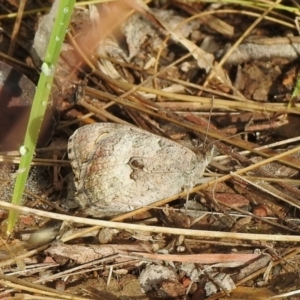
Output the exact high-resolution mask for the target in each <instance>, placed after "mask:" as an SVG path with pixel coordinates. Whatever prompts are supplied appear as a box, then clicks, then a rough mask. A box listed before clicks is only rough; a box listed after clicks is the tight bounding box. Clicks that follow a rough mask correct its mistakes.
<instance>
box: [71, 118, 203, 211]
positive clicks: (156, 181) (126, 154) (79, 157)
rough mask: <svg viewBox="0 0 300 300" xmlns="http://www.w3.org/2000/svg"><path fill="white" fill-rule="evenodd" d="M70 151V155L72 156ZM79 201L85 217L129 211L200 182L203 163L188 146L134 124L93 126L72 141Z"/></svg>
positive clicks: (75, 134)
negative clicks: (86, 215)
mask: <svg viewBox="0 0 300 300" xmlns="http://www.w3.org/2000/svg"><path fill="white" fill-rule="evenodd" d="M70 153H71V155H70ZM69 156H70V160H71V163H72V167H73V170H74V173H75V175H76V177H77V178H76V181H75V185H76V188H77V198H78V201H79V203H80V204H81V206H82V207H83V209H84V210H85V211H86V213H87V214H90V215H93V216H97V217H103V216H110V215H116V214H119V213H122V212H126V211H130V210H133V209H136V208H139V207H142V206H145V205H149V204H151V203H153V202H155V201H158V200H161V199H163V198H166V197H170V196H172V195H175V194H177V193H179V192H181V190H182V187H183V186H186V185H191V181H192V182H193V184H195V183H198V182H199V180H200V178H201V177H202V175H203V172H204V169H205V167H206V165H204V163H203V162H202V163H201V159H200V160H199V158H197V157H196V155H195V154H194V153H193V152H192V151H191V150H189V149H188V148H186V147H183V146H181V145H179V144H178V143H176V142H173V141H171V140H169V139H166V138H163V137H159V136H157V135H154V134H152V133H149V132H147V131H145V130H142V129H139V128H137V127H133V126H126V125H119V124H114V123H97V124H92V125H87V126H84V127H81V128H80V129H78V130H77V131H76V132H75V133H74V135H73V136H72V137H71V138H70V142H69Z"/></svg>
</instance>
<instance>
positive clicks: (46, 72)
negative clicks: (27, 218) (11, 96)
mask: <svg viewBox="0 0 300 300" xmlns="http://www.w3.org/2000/svg"><path fill="white" fill-rule="evenodd" d="M74 5H75V0H63V1H60V4H59V9H58V12H57V17H56V20H55V23H54V26H53V31H52V33H51V37H50V40H49V44H48V48H47V52H46V55H45V59H44V62H43V64H42V72H41V75H40V78H39V82H38V86H37V90H36V93H35V96H34V100H33V103H32V108H31V112H30V117H29V121H28V125H27V130H26V134H25V140H24V144H23V146H22V147H21V148H20V154H21V161H20V165H19V172H18V174H17V178H16V182H15V186H14V193H13V197H12V203H13V204H20V202H21V198H22V194H23V192H24V188H25V183H26V181H27V177H28V173H29V169H30V164H31V161H32V159H33V155H34V150H35V146H36V143H37V139H38V135H39V131H40V127H41V124H42V121H43V118H44V114H45V111H46V108H47V105H48V99H49V95H50V91H51V87H52V82H53V77H54V71H55V66H56V63H57V61H58V58H59V54H60V50H61V46H62V43H63V40H64V38H65V34H66V30H67V28H68V25H69V22H70V18H71V15H72V11H73V8H74ZM16 220H17V212H16V211H13V210H11V211H10V212H9V216H8V226H7V233H8V234H10V233H11V232H12V231H13V229H14V226H15V223H16Z"/></svg>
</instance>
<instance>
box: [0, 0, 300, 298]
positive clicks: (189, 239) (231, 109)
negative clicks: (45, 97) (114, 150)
mask: <svg viewBox="0 0 300 300" xmlns="http://www.w3.org/2000/svg"><path fill="white" fill-rule="evenodd" d="M281 4H283V5H287V3H285V1H282V3H281ZM49 5H51V4H50V3H49ZM29 8H30V7H29V3H27V6H26V10H27V9H29ZM34 8H37V7H34ZM228 8H230V6H229V4H219V7H218V6H217V5H216V4H215V5H213V4H206V3H198V2H180V1H175V2H174V3H171V4H170V3H168V4H165V5H163V4H162V3H160V2H159V1H157V2H155V3H151V4H147V5H146V4H144V2H141V1H132V0H126V1H122V3H121V2H116V3H103V4H96V5H94V4H93V5H89V6H78V7H77V8H76V9H75V11H74V13H73V19H72V22H71V24H70V31H69V33H68V38H67V39H66V41H65V43H66V45H65V47H64V49H63V51H62V53H61V58H60V62H59V65H58V66H57V68H56V86H55V87H53V92H52V95H53V96H52V98H55V100H53V103H51V107H52V108H55V110H57V112H59V114H60V120H59V123H58V125H57V126H56V130H55V132H54V133H52V130H51V129H50V131H49V134H48V135H49V136H52V141H53V142H52V145H51V144H50V145H49V146H48V145H45V147H44V148H42V149H38V150H37V153H36V164H47V167H46V168H45V167H43V168H44V169H43V170H46V171H40V172H39V173H37V174H38V175H33V178H36V181H35V182H34V183H28V185H29V186H30V187H32V186H35V188H34V190H33V189H32V190H31V194H30V198H28V196H26V195H24V201H25V202H24V203H26V205H27V206H31V207H34V208H38V209H39V210H43V211H45V212H47V211H49V212H59V213H60V214H65V215H66V218H65V219H66V220H68V222H66V221H65V222H63V224H61V222H60V221H55V220H51V219H47V218H46V217H37V216H36V217H34V215H30V214H25V213H23V214H21V215H20V219H19V226H18V227H17V228H16V231H15V233H14V235H13V236H11V237H10V238H9V239H8V240H7V239H6V237H5V234H4V232H3V236H2V240H1V241H2V246H1V250H0V251H1V255H2V257H3V259H2V261H1V267H2V274H1V275H0V280H1V283H2V285H3V286H4V288H3V290H2V291H1V292H2V294H1V295H2V296H3V297H8V296H13V295H15V296H17V295H18V294H19V293H20V289H22V293H25V294H30V293H32V291H33V290H34V291H35V293H37V294H39V295H48V296H49V297H55V298H58V299H66V298H67V299H68V298H71V297H73V299H98V298H99V299H102V298H105V299H115V298H120V299H121V298H124V297H127V298H130V299H136V298H139V299H158V298H162V299H163V298H172V299H222V298H223V297H224V295H230V296H231V298H232V299H240V297H241V296H240V295H241V293H242V294H243V295H244V296H245V295H247V296H248V297H252V298H255V299H266V298H270V297H272V296H275V295H278V296H279V295H280V294H284V293H288V292H290V293H291V295H293V294H294V295H297V290H298V288H297V286H299V278H298V275H297V274H298V271H297V268H296V266H297V263H298V257H299V254H298V253H299V248H298V242H299V238H298V235H299V211H298V209H299V198H300V195H299V191H298V187H299V178H298V177H299V172H298V169H299V165H300V164H299V153H298V152H299V150H298V149H297V146H298V138H297V137H298V135H299V133H298V130H299V126H298V119H299V118H298V115H299V111H298V104H297V100H298V99H297V97H294V98H292V96H291V95H292V92H293V90H292V89H293V87H294V85H295V84H296V81H297V78H298V73H297V70H298V64H299V63H298V56H297V55H295V54H293V53H292V54H291V46H292V49H293V50H296V49H297V47H298V39H299V37H298V35H299V33H298V32H297V30H296V28H295V25H294V21H293V18H294V14H293V12H296V8H293V9H294V10H291V11H292V13H289V14H288V13H286V12H285V11H281V10H279V9H278V8H277V7H276V6H274V7H273V8H272V9H271V8H269V10H270V11H269V13H268V15H267V18H266V19H264V20H263V21H261V22H259V23H258V24H257V25H256V27H254V26H253V22H254V21H255V20H257V19H256V18H258V17H259V15H258V14H257V11H256V10H255V8H252V7H251V8H250V9H249V13H248V15H246V16H245V15H242V14H243V13H245V11H244V10H243V7H242V6H236V7H235V8H236V14H233V13H232V14H231V12H228V11H226V9H228ZM3 9H7V10H11V11H16V10H17V8H16V6H15V3H14V2H13V1H10V2H6V4H3V6H2V7H1V10H3ZM132 9H134V10H135V11H133V10H132ZM217 10H219V11H221V12H222V10H224V13H223V14H218V11H217ZM252 10H253V11H252ZM250 11H251V12H250ZM275 12H276V13H277V16H279V17H277V18H274V15H275ZM2 13H3V14H4V13H5V12H4V10H3V11H2ZM52 13H53V11H52ZM246 13H247V12H246ZM250 13H253V14H252V15H251V14H250ZM255 13H256V15H255ZM253 16H255V17H253ZM189 17H193V18H191V19H190V20H189ZM281 18H282V20H283V19H284V20H285V23H283V22H281V23H280V24H279V22H280V19H281ZM48 20H49V18H48ZM50 20H51V18H50ZM46 21H47V18H46ZM32 22H36V23H35V24H36V25H37V24H38V18H37V15H34V14H31V15H30V17H27V16H26V15H23V16H22V23H21V28H24V29H22V30H23V31H20V32H19V33H18V36H17V43H16V45H15V47H16V49H18V51H16V49H15V51H13V53H14V54H13V58H15V59H18V60H19V61H21V62H25V63H27V65H28V64H29V61H30V59H29V58H30V56H31V54H30V53H29V52H28V51H27V50H28V49H29V47H26V46H24V45H26V43H28V39H31V41H32V40H33V39H34V43H35V46H34V48H36V47H41V48H43V45H44V44H46V42H45V41H47V36H45V35H43V39H42V41H41V40H39V38H38V34H35V31H33V30H32V28H33V27H30V26H28V25H29V24H32ZM41 22H43V21H41ZM40 24H43V23H40ZM11 25H12V22H11V21H10V20H8V19H3V23H2V27H3V32H4V33H5V32H9V31H10V30H11ZM250 26H252V28H253V29H252V31H249V32H247V28H249V27H250ZM274 26H276V28H277V31H276V33H274V31H273V30H272V28H273V27H274ZM39 28H43V25H39ZM46 28H47V26H46ZM245 31H246V34H245V38H244V39H243V40H242V43H241V44H240V45H239V46H237V47H236V46H235V50H234V51H233V52H232V53H231V55H230V56H229V57H228V59H227V61H226V63H225V64H223V66H222V67H219V66H218V61H220V60H221V58H222V57H223V56H224V55H225V54H226V53H228V51H229V50H230V51H232V45H233V44H234V43H235V42H236V41H237V39H238V38H239V37H240V36H241V35H242V34H243V33H244V32H245ZM287 31H289V33H288V35H287ZM291 34H293V35H294V36H291ZM46 35H47V32H46ZM34 36H35V38H34ZM287 41H289V42H287ZM274 45H276V46H274ZM277 45H278V46H277ZM2 46H3V51H6V50H5V47H7V49H8V48H9V46H10V40H9V39H8V38H7V36H4V39H3V45H2ZM11 47H12V46H11ZM276 50H278V51H277V52H276ZM38 52H39V53H43V49H40V50H39V51H38ZM262 54H264V55H262ZM39 59H42V57H40V58H39ZM6 63H7V62H6ZM35 63H39V62H38V60H37V61H36V62H35ZM14 67H15V68H17V69H18V70H20V72H22V73H24V74H26V75H27V76H28V77H29V78H30V79H31V80H32V81H33V82H36V76H37V74H35V75H33V71H32V69H29V68H26V67H23V66H22V65H18V64H16V65H14ZM213 74H215V75H213ZM208 78H210V79H209V80H208ZM291 103H292V105H291ZM3 118H5V115H3ZM96 122H114V123H119V124H132V125H136V126H138V127H140V128H142V129H144V130H146V131H149V132H152V133H154V134H156V135H160V136H163V137H166V138H169V139H173V140H175V141H176V142H177V143H178V144H183V145H184V147H186V145H188V147H189V148H190V149H191V150H192V151H193V152H194V153H195V154H196V155H199V154H201V147H206V145H207V144H208V145H210V146H211V145H212V144H213V145H214V148H215V149H216V150H215V154H214V158H213V160H212V162H211V163H210V165H209V166H208V168H207V170H206V173H205V174H204V176H203V177H204V178H203V184H201V183H200V185H199V186H197V187H196V188H193V189H192V187H189V186H188V187H186V186H185V187H182V193H181V194H180V197H176V196H175V197H171V196H173V195H171V194H170V199H161V200H162V201H160V202H156V203H154V204H153V203H152V204H150V205H147V206H145V207H142V208H140V209H139V210H137V211H133V212H129V213H127V214H125V215H121V216H117V217H115V218H114V219H113V220H117V221H119V222H125V223H129V224H133V225H135V226H136V227H135V229H134V230H132V229H125V226H124V229H122V228H118V229H117V228H115V229H110V230H108V228H103V229H100V228H99V226H96V225H95V226H93V227H87V226H86V225H84V224H83V223H82V224H78V223H76V224H75V223H73V222H72V221H71V220H72V216H73V215H74V216H82V215H84V214H82V212H81V211H80V210H78V209H75V208H74V207H75V206H73V207H72V206H71V207H69V208H68V205H66V203H67V202H72V201H74V198H76V195H77V194H76V189H75V190H73V194H72V193H71V194H72V195H70V193H68V192H67V189H69V190H70V189H71V190H72V188H71V187H70V186H71V185H72V180H73V179H72V176H71V172H72V171H71V168H70V167H69V166H66V163H67V161H66V159H67V158H66V150H67V149H66V146H62V147H56V146H55V147H53V145H54V144H55V143H56V141H57V139H62V140H63V141H64V142H63V143H62V145H66V142H67V139H68V137H69V136H71V135H72V134H73V132H74V131H75V130H76V129H77V128H78V127H79V126H83V125H86V124H91V123H96ZM9 134H10V133H9V132H8V133H7V135H9ZM233 135H234V136H233ZM7 138H9V137H7ZM201 140H202V142H200V141H201ZM202 143H204V146H203V145H202V146H201V144H202ZM3 146H5V145H1V147H3ZM293 148H295V150H291V149H293ZM12 150H15V151H17V150H18V149H17V148H16V149H12ZM245 150H246V152H245ZM286 151H288V153H290V154H289V155H287V156H284V153H285V152H286ZM293 151H294V152H295V153H294V154H292V152H293ZM14 153H15V152H14ZM280 153H283V154H280ZM2 154H3V155H2V160H3V161H5V163H6V165H3V167H1V180H2V182H3V184H6V185H7V182H8V184H11V185H12V184H13V176H12V175H11V173H12V172H13V169H14V168H13V164H14V163H16V162H14V163H12V161H13V160H14V161H16V160H17V157H13V158H12V157H11V156H8V153H2ZM10 154H11V153H10ZM169 155H170V157H172V153H170V154H169ZM268 157H275V159H274V162H270V163H269V164H267V165H265V166H264V165H263V164H264V163H265V161H266V158H268ZM88 159H94V158H93V156H88ZM84 163H85V162H84ZM7 165H9V167H8V168H7V167H6V166H7ZM129 165H130V166H131V168H132V169H133V170H137V169H139V170H143V171H144V172H147V171H148V169H149V168H146V167H145V165H143V164H141V160H140V159H138V157H135V159H134V160H130V164H129ZM39 168H41V167H38V166H36V167H35V169H39ZM2 170H4V171H3V176H2ZM41 170H42V169H41ZM35 172H36V171H32V173H33V174H35ZM164 172H165V171H164ZM92 175H93V174H92ZM163 175H164V174H163ZM149 176H150V175H149ZM165 176H169V175H168V172H166V173H165ZM10 178H12V179H10ZM149 178H150V177H149ZM10 182H11V183H10ZM45 182H46V184H45ZM68 182H69V183H68ZM73 188H74V187H73ZM158 189H159V187H158ZM1 192H2V195H3V194H8V196H5V197H3V196H2V199H1V200H5V201H9V191H7V190H4V187H2V189H1ZM34 194H36V195H34ZM67 198H68V199H67ZM66 199H67V200H68V201H67V202H66ZM95 200H97V199H95ZM41 201H42V202H41ZM4 218H5V214H4V215H3V219H4ZM95 224H96V222H95ZM107 224H108V223H107ZM139 225H147V226H148V228H149V231H148V232H147V231H144V230H143V231H142V230H140V229H142V226H139ZM151 228H152V229H151ZM154 228H155V230H154ZM159 228H161V229H164V228H171V229H172V233H171V232H170V233H163V232H159ZM182 228H184V229H186V235H184V234H181V231H179V230H178V229H182ZM191 229H192V230H194V231H195V232H197V233H198V236H196V234H195V236H192V235H191V231H190V230H191ZM99 231H100V234H99ZM179 233H180V234H179ZM38 234H40V235H43V236H47V238H46V239H45V240H44V239H43V240H41V239H40V238H39V237H38V236H39V235H38ZM217 234H218V235H217ZM219 234H222V237H218V238H217V236H219ZM246 234H250V235H249V236H247V235H246ZM199 235H201V237H200V236H199ZM34 236H35V237H34ZM33 237H34V238H33ZM251 237H252V238H251ZM267 237H268V240H269V241H268V242H266V240H267ZM279 238H280V239H279ZM54 239H55V241H53V240H54ZM13 249H14V250H13ZM12 275H13V276H14V277H12ZM16 278H18V280H19V281H18V282H19V284H21V288H20V287H18V289H16V288H15V283H16ZM283 278H286V280H283ZM32 289H33V290H32ZM291 297H293V296H291ZM294 297H297V296H294ZM291 299H293V298H291ZM295 299H296V298H295Z"/></svg>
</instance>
